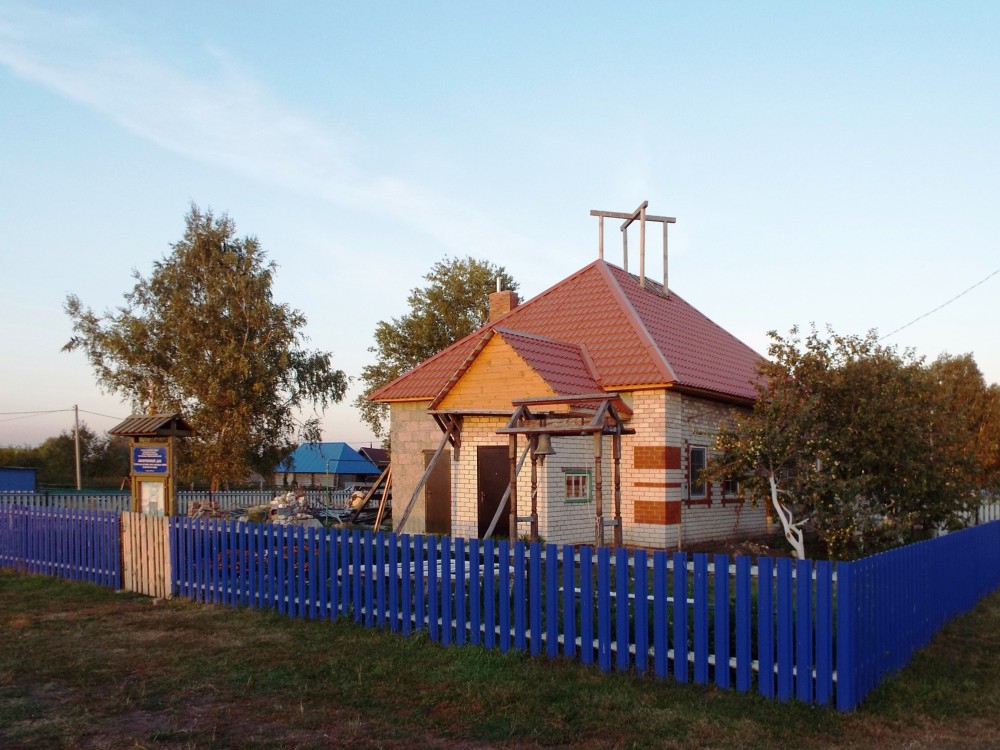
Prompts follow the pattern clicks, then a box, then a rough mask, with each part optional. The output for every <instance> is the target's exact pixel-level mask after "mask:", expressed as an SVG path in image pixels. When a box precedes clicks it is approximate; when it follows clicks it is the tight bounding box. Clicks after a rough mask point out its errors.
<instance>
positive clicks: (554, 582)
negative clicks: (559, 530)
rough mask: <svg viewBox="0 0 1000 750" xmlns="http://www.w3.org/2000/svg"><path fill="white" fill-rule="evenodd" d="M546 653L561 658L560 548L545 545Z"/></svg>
mask: <svg viewBox="0 0 1000 750" xmlns="http://www.w3.org/2000/svg"><path fill="white" fill-rule="evenodd" d="M545 653H546V655H547V656H548V657H549V658H550V659H554V658H556V657H557V656H559V547H558V546H557V545H555V544H547V545H545Z"/></svg>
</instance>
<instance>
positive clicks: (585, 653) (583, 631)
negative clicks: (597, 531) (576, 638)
mask: <svg viewBox="0 0 1000 750" xmlns="http://www.w3.org/2000/svg"><path fill="white" fill-rule="evenodd" d="M580 661H582V662H583V663H584V664H593V663H594V548H593V547H581V548H580Z"/></svg>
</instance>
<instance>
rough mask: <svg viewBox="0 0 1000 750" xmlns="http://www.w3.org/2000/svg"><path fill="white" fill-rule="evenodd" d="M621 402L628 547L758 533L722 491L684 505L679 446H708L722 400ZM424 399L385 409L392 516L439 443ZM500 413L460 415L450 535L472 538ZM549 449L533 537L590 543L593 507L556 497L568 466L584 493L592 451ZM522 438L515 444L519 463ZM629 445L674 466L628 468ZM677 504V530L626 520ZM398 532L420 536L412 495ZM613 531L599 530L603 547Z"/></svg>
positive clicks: (659, 393) (645, 395)
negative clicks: (668, 457) (485, 458)
mask: <svg viewBox="0 0 1000 750" xmlns="http://www.w3.org/2000/svg"><path fill="white" fill-rule="evenodd" d="M623 398H624V400H625V401H626V403H629V404H630V405H631V408H632V409H633V416H632V419H631V420H630V421H629V422H628V423H627V424H628V426H629V427H631V428H632V429H634V430H635V431H636V434H635V435H628V436H625V438H624V439H623V441H622V459H621V464H620V467H621V498H622V501H621V502H622V508H621V512H622V521H623V527H622V532H623V541H624V543H625V544H627V545H630V546H640V547H649V548H654V549H655V548H660V549H662V548H676V547H677V545H678V534H680V535H681V540H680V541H681V545H682V546H683V544H684V543H692V542H697V541H704V540H709V539H721V538H725V537H729V536H750V535H754V534H759V533H762V532H764V531H765V516H764V511H763V509H762V508H756V509H755V508H751V507H750V505H749V503H747V504H745V505H740V504H735V503H727V504H724V503H723V502H722V495H721V487H720V486H713V487H712V488H711V500H712V502H711V504H710V505H690V504H688V503H687V502H684V501H686V500H687V464H688V458H689V453H688V448H689V447H690V446H691V445H702V446H705V447H707V448H709V449H710V448H711V447H712V446H713V444H714V434H715V431H716V429H717V427H718V425H719V423H720V422H721V421H722V420H723V419H725V418H726V416H727V415H728V414H729V412H730V410H731V407H729V406H727V405H725V404H719V403H717V402H713V401H708V400H705V399H700V398H696V397H693V396H688V395H685V394H681V393H677V392H676V391H670V390H655V391H636V392H634V393H625V394H623ZM427 406H428V402H413V403H401V404H393V405H392V408H391V418H392V423H391V432H390V434H391V440H392V465H393V496H394V499H395V502H394V512H395V514H396V516H397V517H398V516H401V515H402V513H403V509H404V508H405V507H406V503H407V502H408V501H409V499H410V496H411V494H412V492H413V487H415V486H416V483H417V482H418V481H419V479H420V477H421V475H422V474H423V471H424V457H423V451H425V450H434V449H436V448H437V446H438V444H439V443H440V441H441V435H442V433H441V430H440V428H439V427H438V426H437V424H436V423H435V422H434V420H433V418H431V417H430V415H428V414H427V411H426V410H427ZM506 422H507V420H506V418H502V417H464V418H463V427H462V436H461V446H460V449H459V450H457V451H454V452H453V461H452V465H451V471H452V511H451V512H452V534H454V535H455V536H464V537H476V536H478V531H479V518H478V503H477V492H478V474H477V448H478V446H480V445H494V446H502V447H504V448H506V447H507V444H508V438H507V436H506V435H498V434H497V433H496V430H497V429H498V428H500V427H503V426H504V425H505V424H506ZM552 442H553V447H554V449H555V451H556V453H555V454H554V455H552V456H550V457H548V458H547V459H545V460H544V462H539V465H538V476H539V481H538V514H539V534H540V535H541V536H542V537H544V538H545V539H546V541H549V542H554V543H557V544H590V543H592V542H593V540H594V522H595V517H596V503H595V501H594V500H590V501H589V502H585V503H568V502H566V497H565V472H564V470H565V469H567V468H573V469H582V470H589V471H590V472H591V481H592V494H593V490H594V489H595V488H594V487H593V481H594V477H593V470H594V452H593V439H592V437H590V436H581V437H557V438H554V439H553V441H552ZM525 444H526V441H525V439H524V438H519V439H518V457H519V458H520V454H521V452H522V451H523V449H524V446H525ZM636 446H655V447H662V446H672V447H674V448H677V449H678V450H679V451H680V456H681V467H680V468H679V469H677V468H673V469H664V468H656V469H651V468H641V469H640V468H636V467H635V447H636ZM602 454H603V460H602V474H603V488H602V489H603V508H604V517H605V518H606V519H612V518H613V517H614V473H613V461H612V439H611V438H610V437H605V438H604V439H603V444H602ZM637 500H642V501H647V502H657V503H662V502H675V503H676V502H679V503H680V509H681V510H680V513H681V524H679V525H678V524H673V525H663V524H653V523H635V520H634V519H635V503H636V501H637ZM530 509H531V461H530V458H529V459H528V460H526V461H525V464H524V468H523V469H522V470H521V473H520V475H519V477H518V515H520V516H527V515H529V514H530ZM406 528H407V531H411V532H418V531H423V530H424V528H425V526H424V509H423V499H422V497H421V498H420V499H418V501H417V503H416V505H415V507H414V509H413V511H412V513H411V515H410V521H409V522H408V523H407V527H406ZM528 531H529V525H528V524H527V523H522V524H520V526H519V528H518V535H523V534H527V533H528ZM612 535H613V527H610V526H609V527H607V528H606V530H605V540H606V541H607V542H609V543H610V541H611V539H612V538H613V536H612Z"/></svg>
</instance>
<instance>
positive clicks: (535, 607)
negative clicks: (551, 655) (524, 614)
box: [528, 542, 542, 656]
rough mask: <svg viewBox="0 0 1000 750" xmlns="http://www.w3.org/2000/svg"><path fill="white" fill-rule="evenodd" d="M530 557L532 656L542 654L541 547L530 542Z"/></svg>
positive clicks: (529, 620)
mask: <svg viewBox="0 0 1000 750" xmlns="http://www.w3.org/2000/svg"><path fill="white" fill-rule="evenodd" d="M528 554H529V555H530V559H529V565H528V575H529V576H530V578H529V582H530V583H529V586H528V602H529V611H528V625H529V626H530V631H529V632H530V633H531V643H530V644H529V646H530V649H531V655H532V656H538V655H539V654H540V653H541V652H542V546H541V545H540V544H539V543H538V542H532V543H531V545H530V546H529V547H528Z"/></svg>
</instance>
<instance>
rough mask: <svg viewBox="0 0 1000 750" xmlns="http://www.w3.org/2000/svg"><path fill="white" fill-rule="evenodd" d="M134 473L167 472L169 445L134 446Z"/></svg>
mask: <svg viewBox="0 0 1000 750" xmlns="http://www.w3.org/2000/svg"><path fill="white" fill-rule="evenodd" d="M132 473H133V474H166V473H167V446H165V445H138V446H133V447H132Z"/></svg>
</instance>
